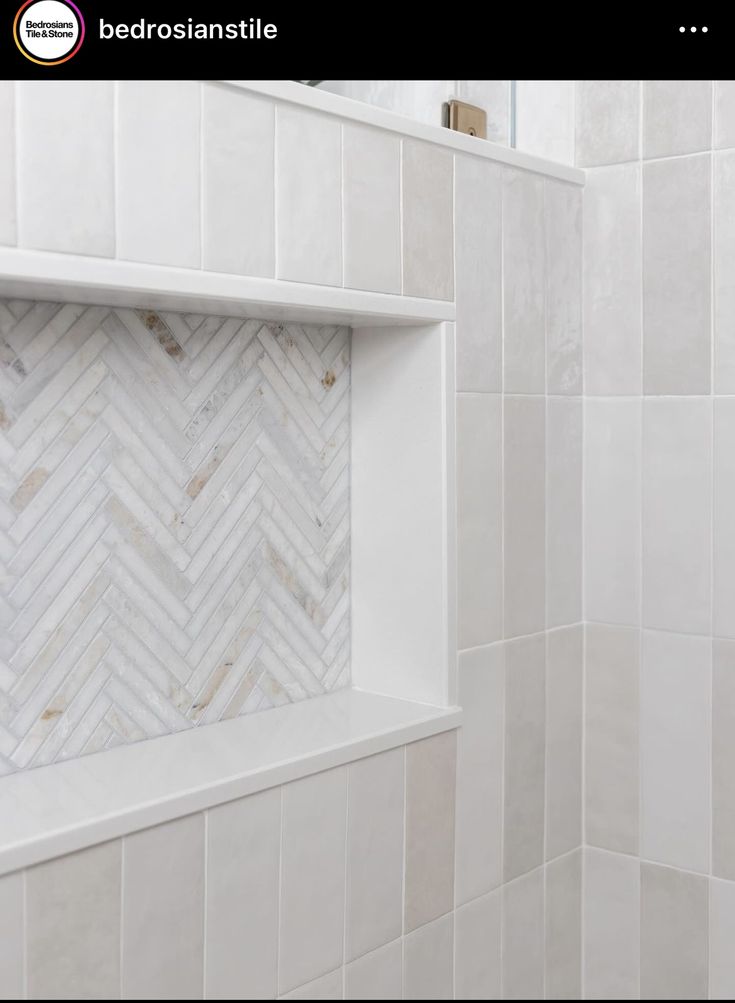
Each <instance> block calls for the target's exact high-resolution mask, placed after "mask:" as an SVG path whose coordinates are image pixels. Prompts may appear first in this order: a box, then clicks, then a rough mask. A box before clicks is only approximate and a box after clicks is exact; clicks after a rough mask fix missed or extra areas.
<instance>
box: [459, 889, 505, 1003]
mask: <svg viewBox="0 0 735 1003" xmlns="http://www.w3.org/2000/svg"><path fill="white" fill-rule="evenodd" d="M502 894H503V893H502V891H501V889H499V888H498V889H496V890H495V891H494V892H490V893H489V894H488V895H481V896H480V897H479V898H476V899H473V901H472V902H468V903H467V905H463V906H462V907H461V908H460V909H457V911H456V913H455V917H454V999H458V1000H499V999H502V996H501V991H502V988H501V982H502V962H501V939H502V924H501V904H502Z"/></svg>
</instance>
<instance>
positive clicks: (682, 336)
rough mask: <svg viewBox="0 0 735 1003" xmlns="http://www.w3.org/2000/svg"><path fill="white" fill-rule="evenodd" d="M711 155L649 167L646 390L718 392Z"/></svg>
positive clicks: (645, 263)
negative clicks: (714, 386)
mask: <svg viewBox="0 0 735 1003" xmlns="http://www.w3.org/2000/svg"><path fill="white" fill-rule="evenodd" d="M710 174H711V160H710V156H709V155H705V156H701V157H684V158H678V159H673V160H662V161H657V162H656V163H647V164H644V166H643V389H644V392H645V393H647V394H708V393H709V392H710V383H711V379H710V340H711V338H710V327H711V317H710V300H711V296H710V276H711V263H710V257H711V254H710V234H711V206H710V198H711V193H710Z"/></svg>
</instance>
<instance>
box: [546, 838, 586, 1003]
mask: <svg viewBox="0 0 735 1003" xmlns="http://www.w3.org/2000/svg"><path fill="white" fill-rule="evenodd" d="M545 878H546V891H545V900H544V905H545V928H546V936H545V966H546V969H545V970H546V977H545V981H544V986H545V995H546V999H551V1000H577V999H581V998H582V986H581V978H582V850H581V849H577V850H575V851H574V852H573V853H567V854H565V855H564V856H563V857H558V858H557V859H556V860H552V861H551V863H549V864H547V865H546V868H545Z"/></svg>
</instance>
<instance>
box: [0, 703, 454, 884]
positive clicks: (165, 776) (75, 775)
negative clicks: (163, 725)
mask: <svg viewBox="0 0 735 1003" xmlns="http://www.w3.org/2000/svg"><path fill="white" fill-rule="evenodd" d="M460 723H461V711H460V710H459V708H456V707H449V708H447V707H433V706H429V705H427V704H421V703H414V702H412V701H408V700H397V699H394V698H392V697H385V696H379V695H377V694H374V693H365V692H361V691H359V690H355V689H352V690H340V691H339V692H337V693H333V694H330V695H328V696H324V697H317V698H316V699H313V700H306V701H303V702H302V703H297V704H290V705H288V706H286V707H280V708H278V709H277V710H271V711H266V712H264V713H262V714H253V715H250V716H247V717H241V718H236V719H235V720H232V721H223V722H220V723H218V724H216V725H211V726H209V727H206V728H194V729H191V730H190V731H184V732H179V733H178V734H176V735H167V736H165V737H163V738H156V739H152V740H150V741H147V742H141V743H139V744H137V745H131V746H121V747H119V748H116V749H112V750H110V751H108V752H103V753H99V754H97V755H93V756H86V757H83V758H81V759H75V760H71V761H69V762H65V763H55V764H54V765H53V766H47V767H41V768H40V769H36V770H29V771H28V772H21V773H14V774H11V775H10V776H6V777H3V778H0V874H6V873H8V872H10V871H14V870H18V869H20V868H22V867H28V866H30V865H32V864H37V863H40V862H41V861H43V860H48V859H51V858H53V857H57V856H60V855H62V854H65V853H71V852H73V851H75V850H80V849H83V848H84V847H87V846H91V845H93V844H96V843H100V842H103V841H105V840H107V839H114V838H117V837H119V836H123V835H126V834H127V833H130V832H134V831H135V830H137V829H143V828H147V827H148V826H152V825H158V824H160V823H161V822H166V821H169V820H170V819H172V818H178V817H180V816H182V815H187V814H190V813H191V812H196V811H202V810H204V809H206V808H211V807H213V806H214V805H217V804H222V803H223V802H226V801H231V800H234V799H235V798H239V797H245V796H247V795H248V794H254V793H255V792H256V791H259V790H264V789H265V788H267V787H274V786H276V785H278V784H282V783H287V782H289V781H291V780H297V779H298V778H300V777H303V776H307V775H309V774H311V773H318V772H320V771H321V770H327V769H331V768H332V767H335V766H341V765H342V764H344V763H348V762H352V761H353V760H356V759H361V758H363V757H364V756H369V755H373V754H375V753H377V752H384V751H385V750H387V749H391V748H395V747H396V746H399V745H404V744H405V743H407V742H413V741H417V740H418V739H421V738H427V737H429V736H430V735H435V734H438V733H439V732H442V731H448V730H450V729H452V728H456V727H458V725H459V724H460Z"/></svg>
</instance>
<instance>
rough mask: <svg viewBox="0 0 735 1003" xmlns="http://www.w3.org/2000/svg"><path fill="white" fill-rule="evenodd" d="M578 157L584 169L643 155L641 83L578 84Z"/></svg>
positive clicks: (607, 82)
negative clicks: (641, 142)
mask: <svg viewBox="0 0 735 1003" xmlns="http://www.w3.org/2000/svg"><path fill="white" fill-rule="evenodd" d="M576 97H577V109H576V115H577V121H576V146H577V149H576V154H577V160H576V162H577V164H578V165H579V166H580V167H595V166H597V165H599V164H617V163H621V162H623V161H628V160H636V159H637V158H638V155H639V134H640V81H639V80H577V94H576Z"/></svg>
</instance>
